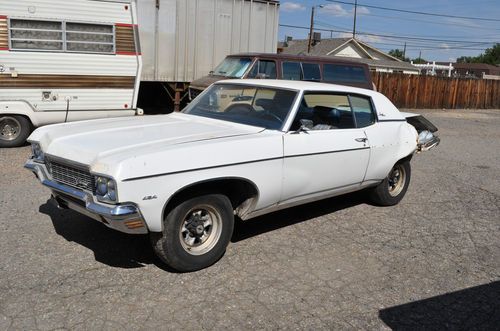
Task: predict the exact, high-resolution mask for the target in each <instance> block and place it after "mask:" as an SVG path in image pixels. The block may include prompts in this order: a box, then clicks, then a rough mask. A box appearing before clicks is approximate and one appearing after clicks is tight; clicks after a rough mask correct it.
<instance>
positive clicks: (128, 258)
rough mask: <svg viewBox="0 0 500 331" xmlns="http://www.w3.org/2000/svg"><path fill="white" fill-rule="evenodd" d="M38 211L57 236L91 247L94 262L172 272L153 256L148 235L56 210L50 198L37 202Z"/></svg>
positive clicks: (70, 212) (68, 211)
mask: <svg viewBox="0 0 500 331" xmlns="http://www.w3.org/2000/svg"><path fill="white" fill-rule="evenodd" d="M39 211H40V212H41V213H43V214H45V215H48V216H49V217H50V219H51V220H52V224H53V226H54V229H55V231H56V233H57V234H58V235H60V236H61V237H63V238H64V239H66V240H67V241H71V242H75V243H78V244H80V245H82V246H84V247H86V248H88V249H90V250H92V251H93V252H94V256H95V260H96V261H98V262H101V263H104V264H106V265H109V266H111V267H117V268H141V267H144V266H145V265H148V264H154V265H156V266H157V267H159V268H161V269H164V270H166V271H169V272H175V271H174V270H173V269H170V268H169V267H168V266H166V265H165V264H164V263H163V262H162V261H161V260H160V259H159V258H157V257H156V255H155V254H154V252H153V249H152V248H151V245H150V243H149V236H148V235H131V234H126V233H121V232H118V231H115V230H113V229H109V228H108V227H106V226H105V225H104V224H101V223H99V222H97V221H95V220H93V219H91V218H89V217H86V216H84V215H81V214H79V213H77V212H75V211H73V210H70V209H59V208H57V207H56V206H55V205H53V204H52V203H51V202H50V201H47V202H46V203H45V204H43V205H41V206H40V208H39Z"/></svg>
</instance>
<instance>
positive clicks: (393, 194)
mask: <svg viewBox="0 0 500 331" xmlns="http://www.w3.org/2000/svg"><path fill="white" fill-rule="evenodd" d="M410 176H411V167H410V162H409V161H402V162H398V163H396V164H395V165H394V167H392V169H391V171H390V172H389V175H388V176H387V177H386V178H385V179H384V180H383V181H382V182H381V183H380V184H379V185H378V186H376V187H374V188H373V189H372V190H371V192H370V198H371V200H372V201H373V202H375V203H376V204H378V205H381V206H393V205H396V204H398V203H399V202H400V201H401V199H403V197H404V195H405V193H406V191H407V190H408V186H409V185H410Z"/></svg>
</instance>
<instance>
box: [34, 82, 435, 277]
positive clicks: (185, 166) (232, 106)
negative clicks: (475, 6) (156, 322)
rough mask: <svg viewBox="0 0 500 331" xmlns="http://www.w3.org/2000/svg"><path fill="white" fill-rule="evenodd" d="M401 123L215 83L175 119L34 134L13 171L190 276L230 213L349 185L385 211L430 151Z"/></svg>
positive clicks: (367, 107)
mask: <svg viewBox="0 0 500 331" xmlns="http://www.w3.org/2000/svg"><path fill="white" fill-rule="evenodd" d="M407 115H408V118H406V116H405V115H404V114H402V113H400V112H399V111H398V110H397V109H396V107H394V105H393V104H392V103H391V102H390V101H389V100H388V99H387V98H386V97H384V96H383V95H382V94H380V93H378V92H375V91H371V90H365V89H360V88H354V87H346V86H340V85H330V84H323V83H312V82H297V81H272V80H244V81H241V80H237V81H222V82H218V83H216V84H214V85H212V86H211V87H209V88H208V89H206V90H205V91H204V92H203V93H202V94H200V95H199V96H198V97H197V98H196V99H195V100H194V101H193V102H191V104H190V105H189V106H188V107H187V108H186V109H185V110H184V111H183V112H182V113H173V114H169V115H162V116H144V117H131V118H113V119H101V120H93V121H84V122H75V123H66V124H57V125H52V126H46V127H42V128H39V129H37V130H36V131H35V132H33V134H32V135H31V136H30V137H29V141H30V143H31V144H32V149H33V155H32V157H31V158H30V159H29V160H28V161H27V162H26V165H25V167H26V168H28V169H29V170H31V171H32V172H34V173H35V175H36V176H37V177H38V179H39V180H40V181H41V183H42V184H43V185H45V186H46V187H48V188H50V189H51V191H52V200H53V201H54V202H56V203H57V205H58V206H59V207H61V208H71V209H73V210H76V211H78V212H80V213H82V214H85V215H88V216H89V217H92V218H94V219H96V220H98V221H100V222H102V223H103V224H105V225H106V226H108V227H110V228H113V229H116V230H119V231H122V232H126V233H137V234H139V233H142V234H145V233H149V234H150V237H151V241H152V244H153V247H154V250H155V252H156V253H157V254H158V256H159V257H160V258H161V259H162V260H163V261H164V262H165V263H166V264H168V265H169V266H170V267H172V268H174V269H177V270H179V271H192V270H198V269H201V268H204V267H207V266H209V265H211V264H213V263H215V262H216V261H217V260H218V259H219V258H220V257H221V256H222V255H223V254H224V252H225V249H226V246H227V245H228V243H229V240H230V238H231V235H232V232H233V224H234V218H235V215H236V216H237V217H239V218H240V219H241V220H247V219H250V218H252V217H256V216H259V215H263V214H266V213H269V212H272V211H276V210H279V209H282V208H286V207H290V206H294V205H298V204H303V203H307V202H310V201H314V200H318V199H324V198H327V197H331V196H335V195H339V194H344V193H347V192H352V191H357V190H361V189H369V190H370V196H371V197H372V199H373V201H374V202H376V203H377V204H380V205H384V206H389V205H394V204H397V203H398V202H399V201H400V200H401V199H402V198H403V196H404V194H405V192H406V190H407V189H408V184H409V182H410V159H411V158H412V156H413V155H414V154H415V153H417V152H419V151H422V150H426V149H430V148H432V147H434V146H436V145H437V144H438V143H439V138H438V137H437V136H435V135H434V134H433V132H435V131H436V130H437V129H436V128H435V127H434V126H433V125H432V124H431V123H430V122H429V121H427V120H426V119H425V118H423V117H422V116H418V115H412V114H407ZM409 116H411V117H409Z"/></svg>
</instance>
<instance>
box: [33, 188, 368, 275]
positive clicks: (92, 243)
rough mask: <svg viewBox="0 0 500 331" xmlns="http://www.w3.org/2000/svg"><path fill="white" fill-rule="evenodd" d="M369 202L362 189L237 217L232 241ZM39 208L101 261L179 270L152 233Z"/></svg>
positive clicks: (47, 205) (60, 232) (49, 206)
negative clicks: (159, 252)
mask: <svg viewBox="0 0 500 331" xmlns="http://www.w3.org/2000/svg"><path fill="white" fill-rule="evenodd" d="M365 202H366V199H365V198H364V195H363V194H362V193H361V194H360V193H357V194H354V193H353V194H348V195H344V196H340V197H335V198H330V199H326V200H322V201H318V202H313V203H309V204H306V205H302V206H298V207H294V208H289V209H286V210H283V211H278V212H274V213H271V214H267V215H265V216H261V217H257V218H255V219H252V220H248V221H241V220H239V219H237V220H236V224H235V229H234V232H233V236H232V239H231V242H233V243H235V242H239V241H242V240H245V239H248V238H251V237H255V236H258V235H261V234H264V233H266V232H270V231H273V230H276V229H280V228H283V227H287V226H290V225H293V224H297V223H300V222H304V221H307V220H310V219H313V218H316V217H319V216H322V215H326V214H330V213H333V212H336V211H338V210H341V209H345V208H349V207H352V206H355V205H358V204H361V203H365ZM39 211H40V212H41V213H43V214H45V215H48V216H49V217H50V219H51V221H52V224H53V226H54V229H55V231H56V233H57V234H58V235H60V236H62V237H63V238H64V239H66V240H67V241H71V242H75V243H78V244H80V245H82V246H84V247H86V248H88V249H90V250H92V251H93V253H94V256H95V259H96V261H98V262H101V263H104V264H106V265H109V266H112V267H117V268H140V267H144V266H145V265H148V264H154V265H155V266H157V267H159V268H161V269H163V270H166V271H169V272H176V271H175V270H173V269H171V268H169V267H168V266H166V265H165V264H164V263H163V262H162V261H161V260H160V259H159V258H158V257H157V256H156V255H155V253H154V251H153V249H152V248H151V245H150V242H149V236H148V235H129V234H125V233H121V232H118V231H115V230H113V229H109V228H108V227H106V226H105V225H103V224H101V223H99V222H97V221H95V220H93V219H91V218H88V217H86V216H84V215H81V214H79V213H77V212H75V211H73V210H69V209H59V208H57V207H56V206H55V205H53V204H52V203H51V202H50V200H48V201H47V202H46V203H45V204H43V205H41V206H40V208H39Z"/></svg>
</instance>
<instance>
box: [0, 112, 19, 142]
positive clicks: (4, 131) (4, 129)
mask: <svg viewBox="0 0 500 331" xmlns="http://www.w3.org/2000/svg"><path fill="white" fill-rule="evenodd" d="M20 134H21V123H19V121H18V120H17V119H15V118H14V117H11V116H4V117H0V139H1V140H7V141H11V140H14V139H16V138H17V137H19V135H20Z"/></svg>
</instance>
